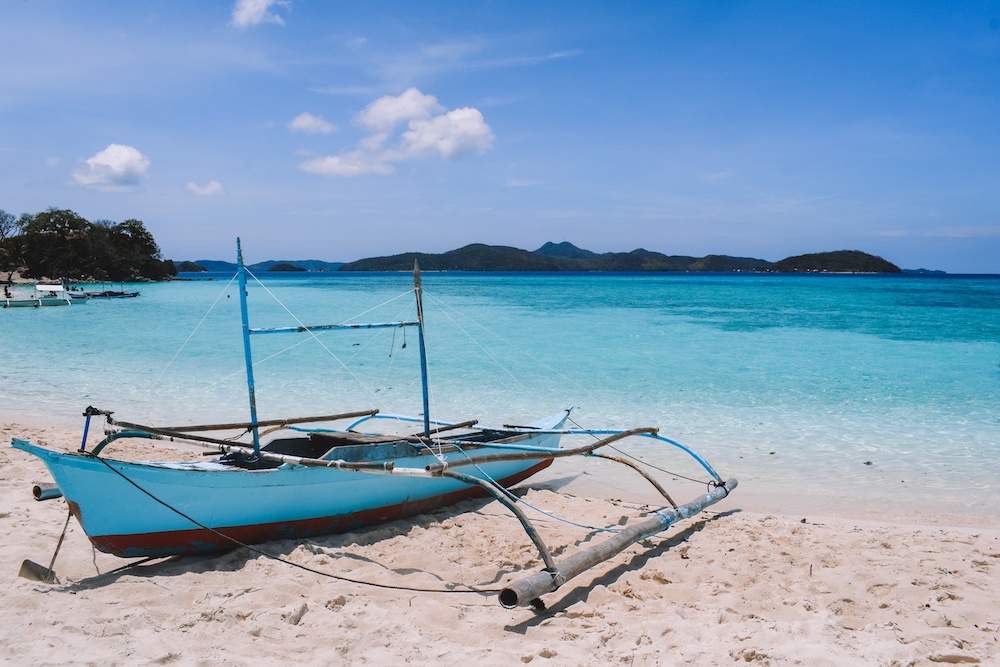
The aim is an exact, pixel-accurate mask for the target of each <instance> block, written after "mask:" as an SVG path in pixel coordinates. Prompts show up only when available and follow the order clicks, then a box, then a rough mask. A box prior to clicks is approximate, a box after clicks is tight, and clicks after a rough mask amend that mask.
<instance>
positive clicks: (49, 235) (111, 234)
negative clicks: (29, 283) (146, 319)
mask: <svg viewBox="0 0 1000 667" xmlns="http://www.w3.org/2000/svg"><path fill="white" fill-rule="evenodd" d="M0 214H2V215H0V268H2V269H5V270H8V271H12V270H14V269H15V268H16V267H18V266H24V267H27V274H26V275H27V276H28V277H31V278H42V277H46V278H67V279H70V280H85V279H88V278H93V279H96V280H114V281H126V280H130V281H131V280H163V279H165V278H168V277H170V276H173V275H176V274H177V270H176V269H175V268H174V265H173V262H171V261H169V260H164V259H162V257H161V256H160V248H159V246H157V245H156V241H155V240H154V239H153V235H152V234H150V233H149V231H148V230H147V229H146V227H145V225H143V224H142V222H141V221H139V220H126V221H125V222H118V223H115V222H111V221H109V220H99V221H97V222H89V221H88V220H86V219H84V218H83V217H81V216H80V215H78V214H76V213H74V212H73V211H70V210H66V209H49V210H47V211H44V212H42V213H36V214H34V215H30V214H25V215H22V216H21V217H20V219H17V220H13V216H12V215H10V214H8V213H6V212H4V211H0ZM8 221H9V222H8Z"/></svg>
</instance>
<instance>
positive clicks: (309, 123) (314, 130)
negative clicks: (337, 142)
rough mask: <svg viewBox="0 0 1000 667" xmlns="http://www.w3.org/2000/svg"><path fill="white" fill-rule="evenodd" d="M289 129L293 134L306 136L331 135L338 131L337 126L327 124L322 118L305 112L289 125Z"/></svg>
mask: <svg viewBox="0 0 1000 667" xmlns="http://www.w3.org/2000/svg"><path fill="white" fill-rule="evenodd" d="M288 129H290V130H291V131H292V132H304V133H305V134H330V133H331V132H333V131H334V130H336V129H337V126H336V125H334V124H333V123H329V122H327V120H326V119H325V118H323V117H322V116H314V115H312V114H311V113H309V112H308V111H304V112H302V113H300V114H299V115H298V116H296V117H295V118H293V119H292V121H291V122H290V123H289V124H288Z"/></svg>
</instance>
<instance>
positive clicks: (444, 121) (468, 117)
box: [400, 107, 493, 159]
mask: <svg viewBox="0 0 1000 667" xmlns="http://www.w3.org/2000/svg"><path fill="white" fill-rule="evenodd" d="M400 148H401V154H402V155H403V159H408V158H420V157H438V156H440V157H443V158H451V157H454V156H456V155H458V154H460V153H469V152H473V151H474V152H476V153H485V152H486V151H488V150H490V149H491V148H493V132H491V131H490V126H489V125H487V124H486V121H485V120H483V114H481V113H479V110H478V109H473V108H472V107H465V108H463V109H455V110H453V111H449V112H448V113H446V114H444V115H442V116H434V117H433V118H428V119H414V120H411V121H410V129H409V130H407V131H406V132H404V133H403V139H402V145H401V147H400Z"/></svg>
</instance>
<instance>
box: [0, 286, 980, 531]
mask: <svg viewBox="0 0 1000 667" xmlns="http://www.w3.org/2000/svg"><path fill="white" fill-rule="evenodd" d="M213 278H214V279H213V280H195V281H190V282H174V283H165V284H148V285H136V286H134V287H133V286H126V288H132V289H139V290H141V292H142V295H141V296H140V297H139V298H136V299H125V300H111V301H92V302H90V303H88V304H86V305H82V306H69V307H63V308H43V309H37V310H35V309H20V310H13V309H11V310H4V311H0V339H2V347H3V359H4V361H3V363H2V367H0V418H2V420H3V421H18V422H22V423H24V422H27V423H56V424H60V425H69V424H77V423H79V422H80V421H82V420H80V419H79V415H80V413H81V412H82V409H83V408H84V407H86V406H87V405H95V406H97V407H100V408H103V409H111V410H116V411H117V416H119V417H120V418H122V419H130V420H137V421H147V422H154V421H155V422H158V423H171V424H176V423H178V422H181V423H195V422H207V421H214V420H223V421H230V420H236V419H242V418H244V415H245V413H246V407H245V406H246V391H245V384H244V377H243V370H242V369H243V357H242V347H241V338H240V328H239V305H238V299H237V291H236V289H235V286H234V284H229V285H228V286H227V283H228V281H229V276H220V275H214V276H213ZM409 280H410V279H409V276H407V275H405V274H339V273H331V274H304V275H303V274H292V275H289V274H282V275H280V276H266V277H263V282H264V285H266V287H267V290H269V291H271V292H273V293H274V294H275V295H276V296H277V297H278V298H279V299H280V303H278V302H276V301H275V300H273V299H272V298H271V296H270V295H269V294H267V292H266V291H265V290H263V289H261V288H259V287H256V286H252V287H251V292H250V309H251V318H252V321H253V324H254V325H255V326H287V325H292V324H296V323H297V322H296V320H295V319H294V318H293V317H292V316H291V315H289V314H288V312H287V311H286V310H285V309H286V308H287V310H288V311H291V312H292V313H294V314H295V315H296V316H297V317H298V318H299V320H300V321H301V323H305V324H328V323H334V322H340V321H345V320H348V319H349V318H351V317H353V316H359V317H357V318H356V320H355V321H359V322H360V321H387V320H398V319H400V318H413V317H414V314H413V303H412V297H411V296H406V294H405V293H406V292H407V290H408V289H409V288H410V284H409ZM424 287H425V291H426V296H425V307H426V311H427V339H428V349H429V357H430V364H431V369H430V375H431V387H432V407H431V409H432V413H433V415H434V416H436V417H440V418H443V419H453V420H465V419H470V418H478V419H480V421H481V422H482V423H487V424H498V423H523V422H524V421H527V420H529V419H531V418H537V417H541V416H545V415H548V414H551V413H554V412H556V411H558V410H559V409H562V408H564V407H569V406H574V408H575V409H574V412H573V415H574V419H575V420H576V421H577V422H578V423H579V424H581V425H583V426H590V427H602V426H615V427H625V426H646V425H656V426H660V427H661V428H662V431H661V432H662V433H663V434H664V435H667V436H669V437H672V438H676V439H678V440H681V441H683V442H685V443H687V444H689V445H692V446H693V447H695V448H696V449H697V450H698V451H700V452H701V453H702V454H704V455H705V456H706V457H707V458H708V459H709V460H710V461H711V462H712V463H713V464H714V465H715V467H716V468H717V469H719V471H720V472H721V473H722V474H723V475H724V476H735V477H738V478H739V479H740V483H741V487H740V490H739V493H741V494H744V497H745V498H747V499H756V500H755V501H754V502H759V503H763V505H765V506H766V505H767V503H768V499H770V500H771V501H772V502H777V501H778V500H780V501H781V502H782V503H785V504H786V505H785V506H786V507H787V503H788V502H793V503H801V504H802V506H803V507H805V506H807V505H808V504H809V502H808V501H815V502H817V503H821V502H822V503H826V504H828V505H830V504H832V505H834V506H836V507H843V508H848V509H850V508H868V510H869V511H871V512H876V513H880V512H888V513H892V514H894V515H905V514H906V513H925V514H930V513H934V512H944V513H958V512H970V513H974V514H976V515H980V516H983V515H996V514H997V513H998V512H1000V484H998V482H997V472H998V471H1000V409H998V406H997V399H998V397H1000V278H997V277H988V276H987V277H971V276H970V277H884V276H771V275H760V276H757V275H752V276H748V275H729V274H727V275H689V274H677V275H672V274H668V275H645V274H644V275H622V274H612V275H605V274H598V275H590V274H587V275H575V274H574V275H565V274H544V275H539V274H530V275H523V274H516V275H511V274H458V273H425V274H424ZM400 295H402V296H401V297H400ZM397 297H400V298H397ZM373 306H379V307H378V308H376V309H375V310H372V311H371V312H367V313H366V312H365V311H367V310H368V309H370V308H372V307H373ZM362 313H364V314H363V315H362ZM404 342H405V343H406V346H405V347H403V344H404ZM416 342H417V341H416V335H415V332H412V331H411V332H409V333H407V334H406V340H405V341H404V339H403V336H402V334H400V333H398V332H397V333H396V334H395V335H394V334H393V333H392V332H391V331H388V330H386V331H379V332H375V333H373V332H363V333H330V334H326V335H323V336H320V337H319V338H318V340H312V339H309V338H308V337H300V336H279V335H275V336H259V337H255V338H254V353H255V360H256V361H257V362H258V364H257V366H256V369H255V373H256V375H257V383H258V400H259V411H260V416H261V418H271V417H287V416H296V415H303V414H319V413H325V412H335V411H341V410H351V409H358V408H368V407H377V408H380V409H382V410H384V411H388V412H397V413H407V414H418V413H419V412H420V410H421V407H420V391H419V388H420V379H419V371H418V363H417V345H416ZM585 476H586V475H584V477H585ZM628 486H629V484H628V482H625V481H623V480H620V479H618V480H614V479H613V480H612V482H611V483H610V485H609V486H608V487H607V489H606V490H607V491H608V492H609V493H612V494H618V492H619V491H622V490H623V489H625V488H627V487H628ZM619 495H621V494H619ZM789 499H792V500H789Z"/></svg>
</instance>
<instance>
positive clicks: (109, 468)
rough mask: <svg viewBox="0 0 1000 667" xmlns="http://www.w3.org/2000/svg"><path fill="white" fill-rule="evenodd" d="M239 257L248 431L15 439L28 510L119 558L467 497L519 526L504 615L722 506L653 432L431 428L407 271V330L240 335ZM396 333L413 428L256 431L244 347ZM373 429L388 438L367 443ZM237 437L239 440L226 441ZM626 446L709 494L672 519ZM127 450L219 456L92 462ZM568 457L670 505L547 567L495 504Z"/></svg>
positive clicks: (328, 420) (563, 417)
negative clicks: (53, 444) (630, 478)
mask: <svg viewBox="0 0 1000 667" xmlns="http://www.w3.org/2000/svg"><path fill="white" fill-rule="evenodd" d="M237 248H238V251H237V261H238V279H239V292H240V309H241V316H242V330H243V343H244V346H243V347H244V355H245V364H246V375H247V389H248V397H249V408H250V418H249V420H248V421H244V422H239V423H226V424H208V425H199V426H149V425H143V424H137V423H132V422H125V421H121V420H119V419H117V418H116V417H114V415H113V413H112V412H110V411H106V410H98V409H96V408H93V407H88V408H87V410H86V412H85V413H84V416H85V417H86V424H85V427H84V436H83V441H82V443H81V445H80V448H79V449H78V450H76V451H73V452H59V451H55V450H51V449H48V448H45V447H40V446H38V445H34V444H31V443H29V442H27V441H24V440H19V439H15V440H14V441H13V447H14V448H16V449H20V450H23V451H25V452H28V453H30V454H33V455H35V456H37V457H38V458H40V459H41V460H42V461H43V462H44V463H45V465H46V466H47V467H48V469H49V471H50V472H51V473H52V476H53V477H54V478H55V483H56V486H57V487H58V491H53V490H52V489H46V490H45V492H44V493H43V492H41V491H36V498H39V499H41V498H40V496H42V495H45V496H46V497H49V498H53V497H58V495H59V493H61V495H62V496H63V497H65V499H66V501H67V503H68V505H69V509H70V513H71V514H72V515H73V516H75V517H76V518H77V520H78V521H79V522H80V524H81V526H82V527H83V529H84V531H85V532H86V533H87V535H88V537H89V538H90V540H91V542H92V543H93V544H94V546H95V547H97V548H98V549H100V550H101V551H104V552H107V553H111V554H115V555H117V556H122V557H142V556H169V555H178V554H195V553H205V552H213V551H224V550H229V549H233V548H236V547H239V546H245V545H249V544H259V543H262V542H265V541H268V540H274V539H289V538H308V537H312V536H317V535H324V534H328V533H334V532H344V531H350V530H354V529H357V528H360V527H363V526H367V525H371V524H375V523H379V522H384V521H389V520H392V519H397V518H401V517H406V516H412V515H415V514H418V513H423V512H427V511H429V510H431V509H434V508H437V507H440V506H443V505H450V504H453V503H455V502H457V501H459V500H462V499H465V498H470V497H474V496H492V497H493V498H495V499H496V500H497V501H499V502H501V503H502V504H503V505H504V506H505V507H507V508H508V509H509V510H510V511H511V512H512V513H513V514H514V515H515V516H517V518H518V519H519V521H520V522H521V524H522V526H523V527H524V528H525V531H526V533H527V535H528V537H529V538H530V539H531V541H532V542H533V543H534V544H535V546H536V547H537V548H538V550H539V554H540V557H541V560H542V561H543V562H544V564H545V569H544V570H543V571H542V572H540V573H538V574H536V575H533V576H531V577H528V578H526V579H524V580H522V581H520V582H515V584H513V585H512V586H509V587H508V588H506V589H505V590H504V592H503V593H501V595H500V602H501V604H503V605H504V606H508V607H513V606H518V605H526V604H532V603H535V602H536V601H537V600H538V598H539V597H540V596H541V595H542V594H543V593H546V592H549V591H552V590H555V589H556V588H558V587H559V586H561V585H562V584H563V583H564V582H565V581H567V580H568V579H570V578H572V577H574V576H576V575H577V574H579V573H581V572H583V571H584V570H586V569H588V568H590V567H592V566H593V565H595V564H597V563H599V562H601V561H604V560H607V559H608V558H610V557H612V556H614V555H615V554H617V553H619V552H621V551H622V550H623V549H625V548H626V547H628V546H629V545H631V544H634V543H635V542H638V541H640V540H642V539H645V538H646V537H649V536H651V535H654V534H656V533H659V532H662V531H664V530H666V529H667V528H669V527H670V526H671V525H672V524H673V523H675V522H676V521H679V520H681V519H684V518H688V517H689V516H692V515H694V514H696V513H698V512H700V511H701V510H702V509H704V508H705V507H707V506H709V505H711V504H713V503H716V502H718V501H719V500H721V499H723V498H725V497H726V496H727V495H728V494H729V492H730V491H731V490H732V489H733V488H735V486H736V480H734V479H730V480H727V481H724V480H723V479H722V478H721V477H720V476H719V475H718V474H717V473H716V472H715V470H713V469H712V467H711V466H710V465H709V464H708V463H707V462H706V461H705V460H704V459H702V458H701V457H700V456H699V455H698V454H697V453H695V452H694V451H692V450H690V449H689V448H687V447H685V446H684V445H681V444H680V443H677V442H676V441H673V440H669V439H667V438H664V437H662V436H660V435H659V434H658V433H657V429H655V428H638V429H627V430H593V429H567V428H566V427H565V425H566V421H567V419H568V417H569V414H570V411H569V410H564V411H561V412H559V413H557V414H554V415H552V416H549V417H545V418H542V419H538V420H536V421H534V422H531V423H528V424H524V425H521V426H511V425H503V426H496V427H487V426H482V425H480V424H479V423H478V422H477V421H474V420H470V421H464V422H458V423H450V422H443V421H439V420H432V419H431V418H430V413H429V398H428V382H427V356H426V350H425V345H424V313H423V299H422V295H423V288H422V285H421V280H420V273H419V270H418V269H417V268H416V267H414V288H413V294H414V296H415V300H416V320H414V321H397V322H381V323H370V324H332V325H318V326H296V327H285V328H251V327H250V325H249V317H248V307H247V275H248V273H249V272H248V270H247V269H246V267H245V265H244V263H243V257H242V252H241V251H239V244H238V242H237ZM410 327H412V328H416V329H417V334H418V344H419V360H420V368H421V379H422V388H423V414H422V415H421V416H419V417H406V416H401V415H390V414H383V413H381V412H379V411H378V410H375V409H369V410H355V411H349V412H343V413H338V414H327V415H320V416H315V417H299V418H290V419H269V420H261V419H258V416H257V401H256V387H255V383H254V375H253V358H252V349H251V344H250V343H251V337H252V336H256V335H269V334H283V333H284V334H293V333H299V334H314V332H318V331H352V330H353V331H357V330H362V329H379V328H393V329H405V328H410ZM95 417H98V418H103V419H104V421H105V437H104V438H103V440H101V441H100V442H99V443H98V444H97V445H96V446H93V447H91V448H90V449H88V448H87V433H88V431H89V427H90V424H91V420H92V419H93V418H95ZM383 425H384V426H386V428H380V426H383ZM401 427H403V428H402V430H401ZM241 434H242V435H243V436H244V437H245V438H246V440H245V441H240V440H239V436H240V435H241ZM580 436H583V437H585V438H586V440H585V441H584V443H583V444H581V445H578V446H570V447H561V446H560V442H561V440H562V439H563V438H564V437H580ZM626 438H647V439H651V440H653V441H655V442H656V443H658V444H666V445H669V447H670V448H671V449H673V450H675V451H676V450H679V451H680V452H682V453H683V454H686V455H688V456H690V457H691V458H693V459H694V461H696V462H697V464H698V465H699V466H701V468H702V469H703V470H704V471H706V472H707V473H708V474H709V475H710V477H711V479H710V480H709V481H708V482H707V483H708V487H709V490H708V493H706V494H705V495H703V496H700V497H698V498H695V499H694V500H692V501H690V502H688V503H686V504H683V505H678V504H677V503H675V502H674V501H673V500H672V499H671V498H670V496H669V495H668V494H667V493H666V491H665V490H663V488H662V487H661V486H660V485H659V483H658V482H656V481H655V480H654V479H653V478H652V476H651V475H650V474H648V473H647V472H646V471H644V470H643V469H642V468H641V466H640V465H638V464H637V463H635V462H634V461H630V460H627V459H625V458H623V457H621V456H615V455H607V454H603V453H602V452H601V451H599V450H602V448H605V447H607V446H608V445H611V444H612V443H618V442H619V441H621V440H624V439H626ZM128 439H150V440H159V441H170V442H178V443H185V444H188V445H199V446H202V447H206V448H209V449H212V450H215V451H216V452H217V453H218V456H217V457H216V458H215V459H205V458H204V457H199V459H200V460H199V459H195V460H187V461H180V462H152V461H141V462H140V461H130V460H118V459H112V458H108V457H107V456H105V455H104V452H105V450H106V449H107V448H109V447H110V446H111V445H112V444H114V445H119V444H120V441H125V440H128ZM569 456H597V457H600V458H604V459H608V460H612V461H616V462H619V463H624V464H626V465H628V466H630V467H632V468H633V469H635V470H637V471H638V472H639V473H640V474H642V475H643V477H645V478H646V479H647V480H649V481H650V482H651V483H652V485H653V486H654V487H655V489H656V490H657V491H658V492H659V493H660V494H662V497H663V498H664V499H666V501H667V503H668V504H667V505H666V506H664V507H662V508H661V509H660V510H658V511H656V512H654V513H653V514H654V516H653V517H652V518H651V519H648V520H646V521H644V522H642V523H639V524H637V525H634V526H633V527H631V528H629V529H627V530H625V531H622V532H620V533H616V534H615V536H614V537H612V538H610V539H608V540H606V541H605V542H602V543H601V544H599V545H597V547H592V548H591V549H589V550H587V551H584V552H580V553H577V554H574V555H573V556H572V557H570V558H567V559H565V561H563V562H557V561H556V560H555V559H554V558H553V556H552V554H551V552H550V550H549V549H548V547H547V546H546V545H545V543H544V541H543V540H542V538H541V537H540V535H539V534H538V532H537V530H536V529H535V528H534V526H533V525H532V523H531V522H530V520H529V519H528V517H527V516H526V515H525V513H524V511H523V510H522V509H521V508H520V506H519V505H518V504H517V503H516V498H515V497H514V496H512V495H511V494H510V492H509V491H508V490H507V489H508V487H509V486H511V485H513V484H516V483H518V482H521V481H523V480H525V479H527V478H529V477H531V476H532V475H534V474H535V473H537V472H539V471H540V470H542V469H544V468H546V467H548V466H549V465H551V464H552V463H553V461H554V460H555V459H558V458H564V457H569ZM50 570H51V566H50Z"/></svg>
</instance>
